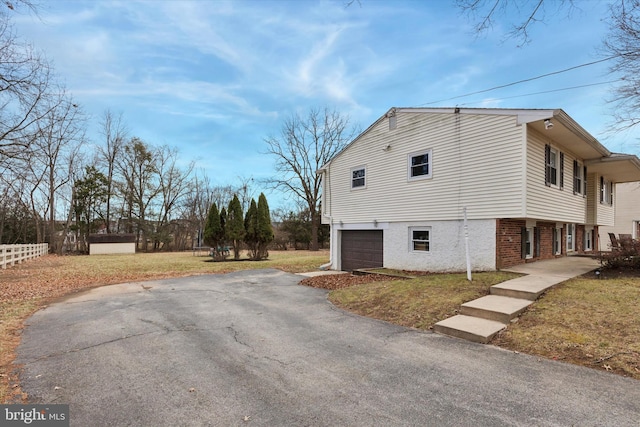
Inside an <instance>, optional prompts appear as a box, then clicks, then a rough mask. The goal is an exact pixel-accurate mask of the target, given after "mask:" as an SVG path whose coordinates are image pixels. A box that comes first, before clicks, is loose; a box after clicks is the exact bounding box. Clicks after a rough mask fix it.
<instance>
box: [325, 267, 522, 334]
mask: <svg viewBox="0 0 640 427" xmlns="http://www.w3.org/2000/svg"><path fill="white" fill-rule="evenodd" d="M518 276H519V275H518V274H514V273H506V272H488V273H476V274H474V276H473V281H472V282H469V281H467V277H466V274H430V275H426V276H421V277H417V278H414V279H401V280H388V278H387V280H385V281H378V282H373V283H366V284H361V285H355V286H352V287H347V288H344V289H339V290H335V291H332V292H331V293H330V294H329V300H330V301H331V302H332V303H334V304H335V305H337V306H339V307H342V308H344V309H346V310H349V311H353V312H355V313H357V314H360V315H362V316H369V317H373V318H375V319H380V320H386V321H388V322H392V323H396V324H398V325H402V326H407V327H410V328H418V329H429V328H431V327H432V326H433V324H434V323H437V322H439V321H440V320H443V319H446V318H447V317H451V316H454V315H455V314H457V311H458V309H459V307H460V304H462V303H465V302H467V301H471V300H473V299H476V298H479V297H481V296H484V295H487V294H488V293H489V287H491V286H493V285H495V284H497V283H500V282H503V281H505V280H509V279H513V278H515V277H518Z"/></svg>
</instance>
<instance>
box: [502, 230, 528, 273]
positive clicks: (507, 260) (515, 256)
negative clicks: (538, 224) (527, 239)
mask: <svg viewBox="0 0 640 427" xmlns="http://www.w3.org/2000/svg"><path fill="white" fill-rule="evenodd" d="M496 222H497V224H496V268H497V269H501V268H506V267H511V266H513V265H518V264H522V263H524V262H525V260H523V259H522V234H521V233H522V227H524V226H526V224H527V223H526V221H525V220H523V219H508V218H501V219H497V220H496Z"/></svg>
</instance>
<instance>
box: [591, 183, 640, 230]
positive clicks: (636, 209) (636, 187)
mask: <svg viewBox="0 0 640 427" xmlns="http://www.w3.org/2000/svg"><path fill="white" fill-rule="evenodd" d="M614 191H615V193H614V203H615V224H614V225H613V226H606V227H601V228H600V236H604V237H601V238H604V239H605V241H606V242H609V238H608V236H607V233H615V234H616V235H618V234H631V235H632V236H634V237H635V238H638V237H640V236H638V235H637V232H634V226H635V221H640V182H627V183H624V184H616V185H615V190H614Z"/></svg>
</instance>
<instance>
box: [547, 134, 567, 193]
mask: <svg viewBox="0 0 640 427" xmlns="http://www.w3.org/2000/svg"><path fill="white" fill-rule="evenodd" d="M544 163H545V171H544V183H545V185H547V186H552V185H554V186H558V187H560V188H562V187H564V153H561V152H559V151H558V150H557V149H555V148H553V147H551V146H550V145H549V144H546V145H545V146H544Z"/></svg>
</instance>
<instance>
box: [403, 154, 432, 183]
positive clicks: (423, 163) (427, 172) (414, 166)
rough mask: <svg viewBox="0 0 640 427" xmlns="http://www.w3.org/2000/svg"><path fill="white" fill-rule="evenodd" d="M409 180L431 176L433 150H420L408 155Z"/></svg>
mask: <svg viewBox="0 0 640 427" xmlns="http://www.w3.org/2000/svg"><path fill="white" fill-rule="evenodd" d="M408 163H409V165H408V172H407V173H408V179H409V181H413V180H418V179H428V178H431V167H432V159H431V150H424V151H418V152H415V153H411V154H409V157H408Z"/></svg>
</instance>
